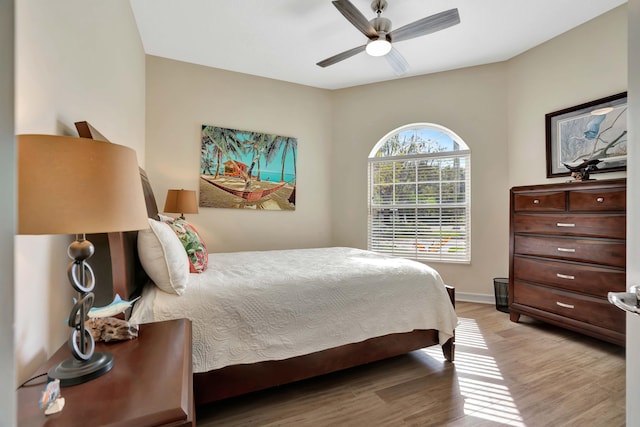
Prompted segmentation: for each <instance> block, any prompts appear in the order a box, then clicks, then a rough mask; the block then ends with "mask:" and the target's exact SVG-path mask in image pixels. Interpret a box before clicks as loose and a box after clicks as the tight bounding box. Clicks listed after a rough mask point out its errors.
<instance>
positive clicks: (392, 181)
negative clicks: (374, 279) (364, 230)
mask: <svg viewBox="0 0 640 427" xmlns="http://www.w3.org/2000/svg"><path fill="white" fill-rule="evenodd" d="M456 147H458V146H457V145H456ZM470 166H471V165H470V153H469V150H467V149H464V150H456V151H447V152H442V151H439V152H429V153H425V154H411V155H402V156H387V157H385V156H381V155H380V153H378V155H377V157H370V158H369V218H368V228H369V233H368V234H369V242H368V246H369V249H370V250H372V251H375V252H379V253H384V254H389V255H394V256H400V257H405V258H411V259H416V260H425V261H441V262H461V263H469V262H470V260H471V247H470V240H471V239H470V237H471V230H470V205H471V203H470V177H471V168H470Z"/></svg>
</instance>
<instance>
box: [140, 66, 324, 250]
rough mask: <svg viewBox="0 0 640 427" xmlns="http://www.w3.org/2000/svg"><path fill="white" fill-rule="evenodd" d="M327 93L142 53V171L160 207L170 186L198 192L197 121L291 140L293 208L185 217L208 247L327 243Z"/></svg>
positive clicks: (205, 212)
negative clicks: (144, 165) (294, 144)
mask: <svg viewBox="0 0 640 427" xmlns="http://www.w3.org/2000/svg"><path fill="white" fill-rule="evenodd" d="M330 95H331V94H330V93H329V92H327V91H325V90H321V89H314V88H310V87H307V86H300V85H295V84H291V83H285V82H281V81H276V80H269V79H265V78H260V77H254V76H249V75H245V74H239V73H233V72H227V71H222V70H217V69H211V68H206V67H202V66H199V65H193V64H187V63H184V62H178V61H172V60H168V59H162V58H158V57H153V56H149V57H148V58H147V157H146V163H147V168H146V169H147V172H148V174H149V178H150V180H151V183H152V185H153V189H154V193H155V196H156V201H157V203H158V207H159V209H160V210H162V208H163V206H164V202H165V198H166V194H167V190H168V189H171V188H184V189H189V190H196V191H198V185H199V184H198V181H199V176H200V172H199V171H200V132H201V126H202V125H203V124H205V125H215V126H221V127H227V128H232V129H242V130H250V131H258V132H266V133H274V134H278V135H283V136H292V137H296V138H297V139H298V162H297V180H296V183H297V188H298V191H297V193H296V210H295V211H259V212H257V211H255V210H249V209H247V210H242V209H215V208H200V213H199V214H197V215H187V217H188V220H189V221H190V222H191V223H193V224H194V226H195V227H196V228H197V229H198V231H199V232H200V233H201V234H202V237H203V239H204V240H205V242H206V243H207V247H208V249H209V251H210V252H225V251H240V250H262V249H285V248H302V247H318V246H327V245H329V244H330V242H331V240H330V232H331V230H330V209H331V207H330V202H331V200H330V188H329V186H328V181H329V176H330V172H331V164H330V156H331V149H332V146H331V124H332V123H331V103H330Z"/></svg>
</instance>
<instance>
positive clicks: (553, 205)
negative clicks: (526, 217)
mask: <svg viewBox="0 0 640 427" xmlns="http://www.w3.org/2000/svg"><path fill="white" fill-rule="evenodd" d="M565 200H566V195H565V192H564V191H554V192H550V193H521V194H514V198H513V204H514V206H513V207H514V209H515V210H516V211H533V212H540V211H547V212H549V211H551V212H553V211H564V210H565V206H566V203H565Z"/></svg>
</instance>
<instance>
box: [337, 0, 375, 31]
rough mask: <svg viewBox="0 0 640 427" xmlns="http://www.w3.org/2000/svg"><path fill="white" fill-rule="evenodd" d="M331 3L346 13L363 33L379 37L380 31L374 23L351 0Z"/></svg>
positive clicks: (349, 19) (346, 16)
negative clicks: (374, 26)
mask: <svg viewBox="0 0 640 427" xmlns="http://www.w3.org/2000/svg"><path fill="white" fill-rule="evenodd" d="M331 3H333V5H334V6H335V7H336V9H338V10H339V11H340V13H342V14H343V15H344V17H345V18H347V20H348V21H349V22H351V23H352V24H353V25H354V26H355V27H356V28H357V29H358V30H360V32H362V34H364V35H365V36H367V37H368V38H370V39H377V38H378V32H377V31H376V29H375V28H373V25H371V24H370V23H369V20H368V19H367V18H365V16H364V15H363V14H362V13H361V12H360V11H359V10H358V9H357V8H356V7H355V6H354V5H353V4H352V3H351V2H350V1H349V0H334V1H332V2H331Z"/></svg>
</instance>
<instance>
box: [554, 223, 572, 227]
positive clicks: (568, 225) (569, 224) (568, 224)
mask: <svg viewBox="0 0 640 427" xmlns="http://www.w3.org/2000/svg"><path fill="white" fill-rule="evenodd" d="M556 226H558V227H575V226H576V225H575V224H571V223H570V222H559V223H557V224H556Z"/></svg>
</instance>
